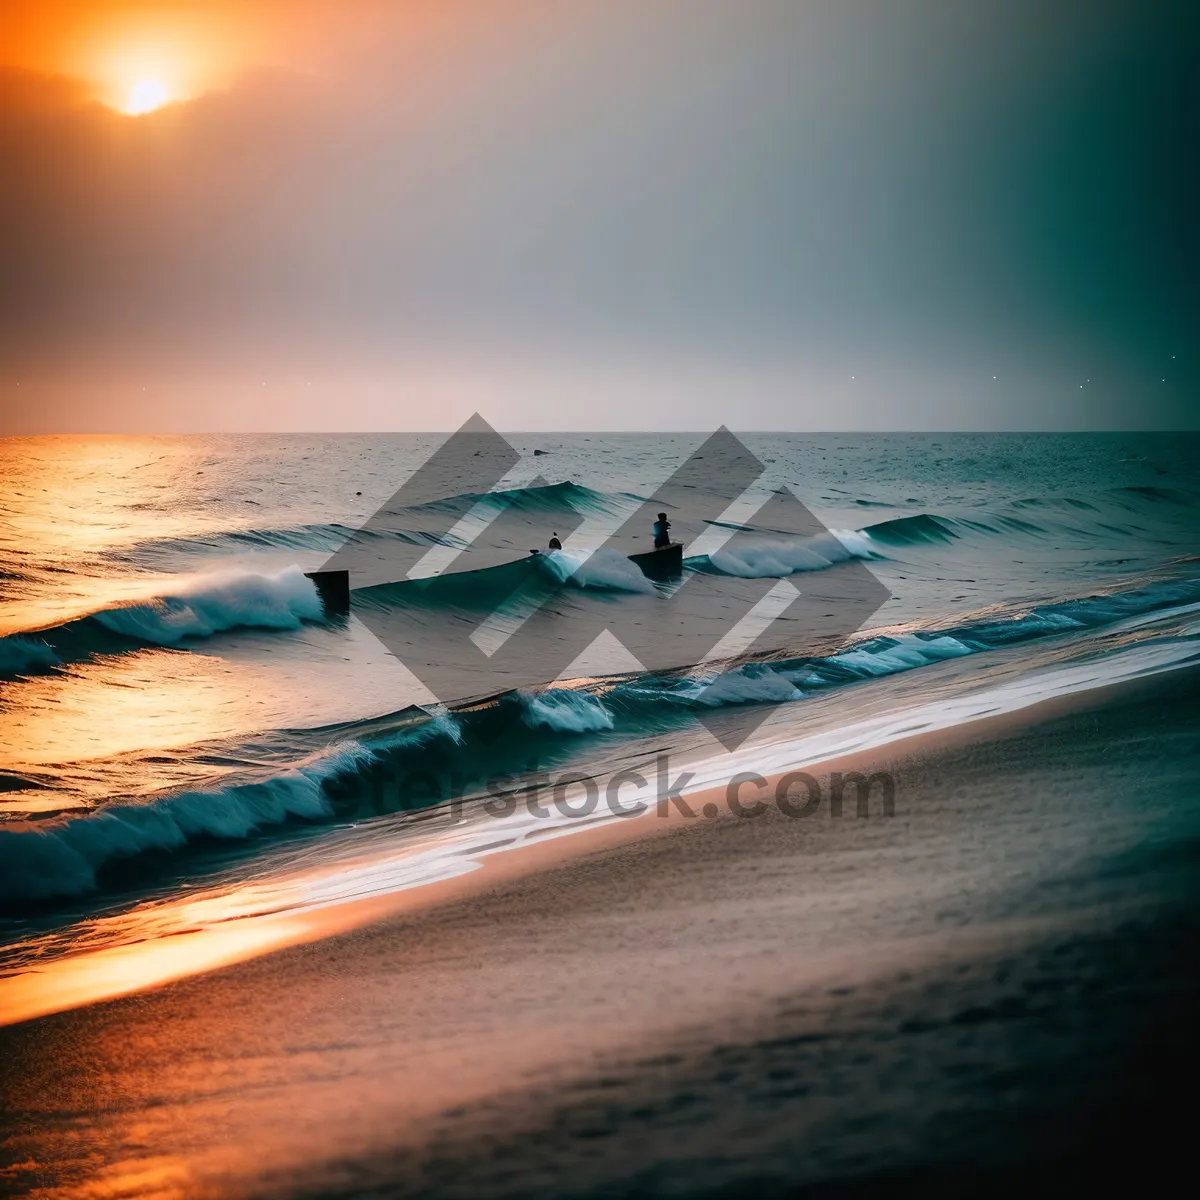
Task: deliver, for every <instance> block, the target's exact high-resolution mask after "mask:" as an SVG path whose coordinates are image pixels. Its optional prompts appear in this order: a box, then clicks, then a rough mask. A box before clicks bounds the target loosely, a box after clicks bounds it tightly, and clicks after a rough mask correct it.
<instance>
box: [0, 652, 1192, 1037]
mask: <svg viewBox="0 0 1200 1200" xmlns="http://www.w3.org/2000/svg"><path fill="white" fill-rule="evenodd" d="M1188 669H1193V670H1194V669H1195V668H1194V666H1191V665H1190V664H1188V663H1186V662H1183V663H1179V664H1176V665H1174V666H1171V667H1167V668H1164V669H1160V670H1158V671H1155V672H1154V673H1152V674H1148V675H1142V676H1139V677H1134V678H1130V679H1123V680H1119V681H1116V682H1103V683H1099V684H1095V685H1092V686H1084V687H1082V688H1078V689H1075V690H1070V691H1064V692H1061V693H1059V694H1055V695H1051V696H1048V697H1046V698H1041V699H1036V700H1033V701H1032V702H1027V703H1023V704H1016V705H1014V706H1012V707H1010V708H1008V709H1007V710H1003V711H999V712H991V713H989V714H987V715H977V716H973V717H968V718H967V719H963V720H958V721H955V722H953V723H947V724H945V725H943V726H941V727H935V728H933V729H926V730H921V731H919V732H916V733H909V734H904V735H902V736H897V737H893V738H891V739H890V740H884V741H881V742H880V743H878V744H875V745H870V746H867V747H865V748H862V749H859V750H855V751H853V752H849V753H842V754H834V755H832V756H829V757H826V758H823V759H820V760H818V761H805V760H802V756H798V757H800V758H801V761H798V762H797V764H796V765H795V766H792V767H787V768H782V769H775V770H770V769H764V772H763V774H762V775H761V776H759V778H760V779H761V780H763V781H764V784H765V786H763V785H760V784H757V783H756V784H755V785H754V787H756V788H757V789H758V792H757V794H756V793H754V792H751V791H749V785H747V789H746V790H744V794H743V797H742V803H743V805H745V806H747V807H749V806H751V805H753V804H755V803H765V805H766V808H765V809H761V810H759V815H761V814H762V813H764V812H766V811H767V810H768V809H776V810H778V808H779V805H778V796H777V789H778V785H779V781H780V780H781V778H782V777H783V776H785V775H787V774H788V773H789V772H800V773H803V774H804V775H806V776H808V777H810V778H816V777H820V776H823V777H825V778H826V779H828V778H829V777H830V776H832V775H834V774H835V773H837V772H841V773H842V774H844V775H850V774H851V773H857V774H859V775H862V776H865V777H867V778H868V779H870V778H872V777H873V776H875V774H876V773H877V772H879V771H880V769H881V767H883V766H885V765H887V764H890V763H892V762H893V761H894V760H897V759H903V758H907V757H909V756H911V755H913V754H915V753H919V752H922V751H933V752H937V751H944V750H948V749H951V748H953V747H956V746H962V745H967V744H970V743H972V742H979V741H987V740H991V739H995V738H997V737H1001V736H1003V735H1004V734H1005V732H1009V731H1012V730H1015V729H1020V728H1028V727H1032V726H1036V725H1037V724H1039V723H1041V722H1043V721H1046V720H1049V719H1052V718H1053V717H1055V716H1057V715H1061V714H1063V713H1067V712H1071V711H1077V710H1081V709H1086V708H1089V707H1101V706H1103V705H1105V704H1107V703H1110V702H1111V701H1112V700H1113V698H1115V697H1118V696H1119V695H1120V694H1121V693H1122V692H1123V691H1124V690H1125V689H1130V688H1136V687H1138V686H1139V685H1140V684H1143V683H1149V684H1151V685H1153V683H1154V681H1156V680H1161V679H1162V677H1163V676H1170V675H1172V674H1173V673H1174V672H1175V671H1177V670H1188ZM988 694H989V693H988V692H987V691H986V690H985V691H984V692H981V693H978V695H981V696H985V695H988ZM974 695H976V694H975V693H968V696H967V698H968V699H969V698H971V697H972V696H974ZM912 712H913V710H912V709H907V710H902V711H901V712H900V713H899V714H891V715H889V716H888V717H887V718H886V721H890V722H891V723H892V724H895V723H896V721H898V720H907V719H908V718H909V717H910V715H911V713H912ZM802 744H803V743H802V742H793V743H788V744H787V745H789V746H793V747H798V746H800V745H802ZM773 749H775V750H776V756H777V754H778V747H773ZM756 753H758V751H756V750H754V749H751V750H749V751H741V752H738V753H736V754H734V755H730V756H727V757H729V758H732V759H734V760H735V765H736V766H740V767H741V768H742V770H743V772H748V771H749V770H750V767H749V763H750V762H751V761H752V760H753V758H754V756H755V754H756ZM738 773H739V772H738V771H737V770H736V769H734V768H730V769H729V770H728V771H727V772H726V774H729V775H736V774H738ZM755 773H756V774H757V772H755ZM885 773H886V772H885ZM726 787H727V785H725V784H718V785H715V786H708V787H702V788H699V789H697V790H695V791H687V792H685V793H684V796H683V804H684V805H685V806H686V807H687V808H688V809H690V810H691V811H692V813H693V814H694V815H693V816H691V817H688V816H685V815H684V814H683V813H682V812H681V811H680V810H679V807H678V806H677V805H676V804H674V803H672V804H670V805H668V806H667V814H666V815H665V816H664V815H663V814H662V812H661V808H662V802H661V801H660V803H659V805H658V806H656V807H650V808H648V809H647V810H646V811H644V812H641V813H638V814H635V815H631V816H623V817H617V816H608V817H604V818H600V819H598V818H593V817H589V818H586V820H587V821H588V827H579V826H572V825H571V824H569V823H568V824H565V825H564V824H558V825H555V826H552V827H550V828H547V829H545V830H534V831H533V833H532V834H527V835H525V836H524V837H522V838H521V840H520V843H519V844H517V845H514V846H498V847H493V848H490V849H484V850H480V851H476V852H475V854H474V856H473V858H472V859H471V860H470V861H471V863H472V865H471V866H470V867H468V868H467V869H466V870H464V871H461V872H460V873H457V874H455V875H453V876H452V877H449V878H443V879H437V880H432V881H429V882H420V883H416V884H413V885H410V886H404V887H400V888H397V889H395V890H390V891H387V892H384V893H383V894H379V895H374V896H369V897H365V898H362V899H351V900H339V901H335V902H332V903H327V904H323V905H316V906H313V907H311V908H309V909H307V910H296V911H289V912H285V913H282V914H280V913H267V914H262V915H255V916H251V917H234V918H233V919H223V920H222V919H219V920H217V921H216V922H214V923H211V924H210V925H208V926H206V927H203V928H200V929H194V930H189V931H186V932H176V933H172V934H171V935H170V936H164V937H158V938H153V939H145V940H140V941H135V942H132V943H128V944H120V945H116V946H112V947H106V948H104V949H101V950H97V951H93V952H90V953H89V952H85V953H83V954H79V955H69V956H65V957H63V958H59V959H53V960H50V961H49V962H48V963H46V964H44V965H43V966H41V967H38V968H35V969H32V970H30V971H27V972H24V973H21V974H13V975H8V976H6V977H0V1028H2V1027H5V1026H12V1025H16V1024H20V1023H23V1022H26V1021H34V1020H37V1019H38V1018H41V1017H45V1016H48V1015H51V1014H54V1013H60V1012H65V1011H69V1010H71V1009H75V1008H78V1007H83V1006H88V1005H93V1004H102V1003H105V1002H108V1001H111V1000H114V999H118V998H121V997H124V996H130V995H136V994H139V993H142V992H145V991H148V990H153V989H156V988H160V987H166V986H170V984H172V983H173V982H176V981H178V980H181V979H186V978H189V977H194V976H197V975H206V974H211V973H212V972H214V971H221V970H224V969H227V968H229V967H231V966H235V965H237V964H239V963H243V962H246V961H249V960H252V959H255V958H258V957H261V956H263V955H268V954H274V953H278V952H280V951H284V950H287V949H288V948H291V947H296V946H303V945H308V944H312V943H315V942H321V941H325V940H328V939H331V938H337V937H339V936H341V935H344V934H348V933H352V932H353V931H355V930H357V929H361V928H363V927H366V926H372V925H377V924H380V923H386V922H388V921H389V920H394V919H398V918H402V917H404V916H407V915H410V914H413V913H416V912H419V911H422V910H425V909H428V908H434V907H438V906H443V905H446V904H452V903H455V902H458V901H462V900H466V899H468V898H473V897H478V896H480V895H483V894H485V893H487V892H488V891H490V890H493V889H495V888H496V887H499V886H501V885H503V884H505V883H510V882H513V881H515V880H519V879H521V878H523V877H525V876H528V875H531V874H535V873H538V872H542V871H546V870H549V869H552V868H556V867H559V866H563V865H566V864H568V863H570V862H573V861H575V860H578V859H580V858H586V857H587V856H589V855H594V854H599V853H602V852H604V851H606V850H608V849H612V848H615V847H617V846H620V845H623V844H625V843H628V842H630V841H634V840H646V839H652V838H657V837H659V836H662V835H665V834H667V833H669V832H672V831H674V830H677V829H679V828H681V827H684V826H686V825H688V824H697V823H698V824H719V823H722V822H728V821H733V820H754V819H755V817H754V816H753V815H745V816H742V815H740V814H739V815H738V816H735V815H734V814H733V813H732V812H731V811H730V805H729V799H728V793H727V791H726ZM827 794H828V789H824V788H823V789H822V803H821V809H822V810H825V811H819V812H811V813H803V810H801V814H800V815H799V816H798V818H797V819H803V818H804V817H805V816H808V815H812V816H814V817H815V818H816V819H817V820H828V819H829V817H830V814H829V812H828V811H827V810H828V807H829V806H828V804H826V803H825V800H824V797H825V796H826V795H827ZM855 801H856V797H855V796H854V795H853V793H851V792H847V795H846V798H845V807H844V811H843V817H842V819H844V820H861V819H862V818H861V817H859V816H857V815H854V811H855V808H856V803H855ZM869 804H870V805H871V806H872V807H874V808H875V809H876V810H878V805H879V796H878V795H877V794H875V793H874V792H873V793H872V797H871V798H870V800H869ZM790 815H794V816H795V815H796V814H790ZM493 819H495V820H501V821H503V820H506V819H509V818H493ZM235 896H236V893H235Z"/></svg>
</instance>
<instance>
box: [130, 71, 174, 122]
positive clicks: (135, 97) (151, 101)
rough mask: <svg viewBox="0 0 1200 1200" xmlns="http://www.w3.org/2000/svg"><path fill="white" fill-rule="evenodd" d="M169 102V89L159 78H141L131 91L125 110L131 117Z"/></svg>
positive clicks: (151, 110)
mask: <svg viewBox="0 0 1200 1200" xmlns="http://www.w3.org/2000/svg"><path fill="white" fill-rule="evenodd" d="M166 102H167V89H166V88H165V87H164V86H163V84H161V83H160V82H159V81H158V80H157V79H139V80H138V81H137V83H135V84H134V85H133V87H132V88H131V89H130V91H129V99H128V100H126V101H125V111H126V112H127V113H128V114H129V115H130V116H131V117H137V116H140V115H141V114H142V113H148V112H153V111H154V110H155V109H156V108H161V107H162V106H163V105H164V104H166Z"/></svg>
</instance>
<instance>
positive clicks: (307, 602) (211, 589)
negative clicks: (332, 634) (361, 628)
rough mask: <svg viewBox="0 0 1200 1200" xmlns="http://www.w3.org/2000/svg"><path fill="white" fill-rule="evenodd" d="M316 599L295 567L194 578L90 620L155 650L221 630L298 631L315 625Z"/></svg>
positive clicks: (318, 605)
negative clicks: (272, 572)
mask: <svg viewBox="0 0 1200 1200" xmlns="http://www.w3.org/2000/svg"><path fill="white" fill-rule="evenodd" d="M321 617H322V607H321V598H320V596H319V595H318V594H317V589H316V586H315V585H314V584H313V582H312V580H311V579H308V578H306V577H305V575H304V574H303V572H302V571H301V570H300V569H299V567H289V568H288V569H287V570H286V571H282V572H280V573H279V574H277V575H260V574H255V573H252V572H247V571H222V572H214V573H212V574H207V575H199V576H195V577H194V578H192V579H191V580H189V581H188V582H187V583H186V584H183V585H181V586H180V587H179V588H178V589H177V590H174V591H172V592H170V593H169V594H165V595H161V596H155V597H153V598H151V599H148V600H145V601H142V602H140V603H136V604H126V605H122V606H120V607H118V608H108V609H104V610H102V611H101V612H98V613H96V614H95V618H96V620H97V621H99V622H100V624H102V625H103V626H104V627H105V628H106V629H110V630H111V631H112V632H113V633H119V634H124V635H125V636H127V637H135V638H138V639H140V640H141V641H145V642H153V643H155V644H156V645H160V646H174V645H176V644H177V643H178V642H181V641H182V640H183V639H184V638H189V637H210V636H211V635H212V634H214V633H219V632H221V631H223V630H226V629H236V628H239V627H257V628H265V629H298V628H299V627H300V624H301V622H302V621H319V620H320V619H321Z"/></svg>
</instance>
